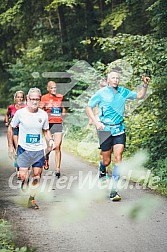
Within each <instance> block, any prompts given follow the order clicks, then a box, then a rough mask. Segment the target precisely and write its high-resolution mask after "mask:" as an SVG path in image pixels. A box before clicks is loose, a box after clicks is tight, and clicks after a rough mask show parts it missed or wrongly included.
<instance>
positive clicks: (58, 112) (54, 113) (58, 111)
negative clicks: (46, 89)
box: [50, 108, 62, 116]
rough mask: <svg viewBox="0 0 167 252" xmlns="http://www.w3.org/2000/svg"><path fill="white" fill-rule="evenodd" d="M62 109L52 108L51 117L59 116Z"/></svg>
mask: <svg viewBox="0 0 167 252" xmlns="http://www.w3.org/2000/svg"><path fill="white" fill-rule="evenodd" d="M61 112H62V108H52V109H51V113H50V114H51V115H52V116H61Z"/></svg>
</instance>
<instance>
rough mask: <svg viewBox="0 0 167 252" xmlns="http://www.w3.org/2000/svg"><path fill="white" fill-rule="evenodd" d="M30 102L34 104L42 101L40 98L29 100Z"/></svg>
mask: <svg viewBox="0 0 167 252" xmlns="http://www.w3.org/2000/svg"><path fill="white" fill-rule="evenodd" d="M29 100H30V101H32V102H35V101H36V102H39V101H40V100H41V99H40V98H29Z"/></svg>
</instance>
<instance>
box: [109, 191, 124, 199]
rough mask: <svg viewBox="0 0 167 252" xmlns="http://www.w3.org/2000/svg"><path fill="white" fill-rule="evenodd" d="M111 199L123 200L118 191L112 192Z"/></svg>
mask: <svg viewBox="0 0 167 252" xmlns="http://www.w3.org/2000/svg"><path fill="white" fill-rule="evenodd" d="M110 200H112V201H120V200H121V196H120V195H119V194H118V193H117V192H115V191H113V192H111V193H110Z"/></svg>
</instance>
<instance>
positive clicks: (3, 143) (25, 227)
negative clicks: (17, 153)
mask: <svg viewBox="0 0 167 252" xmlns="http://www.w3.org/2000/svg"><path fill="white" fill-rule="evenodd" d="M0 126H1V127H0V155H1V156H0V161H1V162H0V185H1V192H0V217H1V218H2V217H3V218H6V219H7V220H9V221H10V222H11V223H12V225H13V230H14V232H15V242H16V245H17V246H29V247H32V248H36V250H37V251H39V252H43V251H44V252H45V251H50V252H55V251H57V252H62V251H69V252H78V251H81V252H92V251H93V252H94V251H99V252H104V251H106V252H111V251H112V252H116V251H117V252H145V251H146V252H149V251H150V252H165V251H167V229H166V227H167V211H166V210H167V199H166V197H161V196H159V195H157V194H156V193H154V192H152V191H150V190H146V189H142V188H140V189H139V188H137V187H136V186H135V184H131V185H129V186H128V188H127V189H124V190H121V192H120V193H121V196H122V200H121V201H120V202H112V201H110V199H109V197H108V195H109V190H110V188H109V185H108V184H109V182H108V181H107V182H105V181H104V182H99V180H98V179H97V167H95V166H93V165H92V164H91V163H88V162H86V161H84V160H82V159H80V158H78V157H75V156H73V155H72V154H70V152H69V153H67V152H64V151H63V153H62V166H61V169H62V170H61V174H62V175H61V178H60V179H59V180H57V179H56V178H55V177H54V176H53V175H52V173H53V172H54V156H53V153H52V154H51V160H50V169H49V170H48V171H45V170H44V171H43V178H42V180H41V187H40V188H38V194H37V200H38V203H39V207H40V208H39V210H32V209H27V207H26V204H27V200H28V195H29V192H24V193H23V192H21V190H20V184H19V183H20V182H19V181H17V179H16V176H15V173H14V168H13V161H12V160H10V159H9V158H8V154H7V140H6V129H5V128H4V126H3V124H2V122H1V123H0Z"/></svg>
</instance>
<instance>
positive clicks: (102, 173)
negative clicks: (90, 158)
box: [99, 161, 106, 179]
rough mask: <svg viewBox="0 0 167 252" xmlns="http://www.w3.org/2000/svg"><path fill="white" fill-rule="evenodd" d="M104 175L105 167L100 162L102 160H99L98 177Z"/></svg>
mask: <svg viewBox="0 0 167 252" xmlns="http://www.w3.org/2000/svg"><path fill="white" fill-rule="evenodd" d="M105 176H106V167H105V166H104V165H103V164H102V161H100V166H99V179H101V178H103V177H105Z"/></svg>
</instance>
